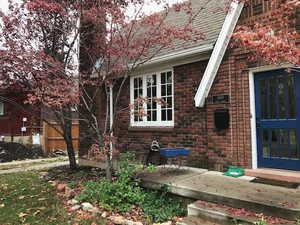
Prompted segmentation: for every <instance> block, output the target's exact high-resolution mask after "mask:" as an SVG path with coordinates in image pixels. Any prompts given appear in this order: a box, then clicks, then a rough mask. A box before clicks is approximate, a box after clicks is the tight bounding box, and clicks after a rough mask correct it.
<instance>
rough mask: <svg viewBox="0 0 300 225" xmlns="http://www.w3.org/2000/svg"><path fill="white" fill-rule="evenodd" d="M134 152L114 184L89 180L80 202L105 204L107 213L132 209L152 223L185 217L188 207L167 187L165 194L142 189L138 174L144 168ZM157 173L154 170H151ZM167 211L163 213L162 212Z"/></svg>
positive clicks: (123, 161)
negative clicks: (136, 159)
mask: <svg viewBox="0 0 300 225" xmlns="http://www.w3.org/2000/svg"><path fill="white" fill-rule="evenodd" d="M132 159H133V156H132V154H130V153H126V154H122V156H121V160H120V164H119V166H120V169H119V170H118V171H117V172H116V177H115V179H114V181H113V182H110V181H109V180H107V179H101V180H100V181H88V182H86V184H85V185H84V189H83V191H82V193H81V194H79V195H78V196H77V197H76V199H77V200H79V201H88V202H92V203H96V204H98V205H101V206H102V207H104V208H105V209H106V210H109V211H117V212H119V213H121V214H122V213H123V214H124V213H127V212H129V211H131V210H132V209H135V210H139V211H142V214H143V215H142V217H143V219H144V220H147V221H149V222H164V221H167V220H171V219H173V218H174V217H176V216H184V215H185V214H186V207H184V206H183V204H182V202H181V201H179V200H177V199H175V198H173V197H171V196H170V195H169V194H168V190H167V187H163V188H162V190H161V191H150V190H145V189H143V188H141V186H140V181H139V179H137V177H136V174H137V172H138V171H140V170H141V169H145V168H142V167H141V166H139V164H137V163H136V162H133V160H132ZM146 169H147V170H153V169H154V168H153V167H150V168H149V167H147V168H146ZM162 209H163V210H162Z"/></svg>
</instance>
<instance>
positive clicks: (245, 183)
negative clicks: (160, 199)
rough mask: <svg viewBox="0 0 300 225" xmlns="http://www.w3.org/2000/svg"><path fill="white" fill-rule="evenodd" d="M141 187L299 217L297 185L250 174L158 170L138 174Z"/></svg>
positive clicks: (272, 213) (266, 212)
mask: <svg viewBox="0 0 300 225" xmlns="http://www.w3.org/2000/svg"><path fill="white" fill-rule="evenodd" d="M141 179H142V185H143V186H144V187H145V188H150V189H160V188H161V187H162V186H163V185H168V186H169V190H170V192H171V193H173V194H176V195H179V196H183V197H186V198H189V199H195V200H202V201H206V202H213V203H217V204H221V205H227V206H230V207H236V208H241V209H247V210H249V211H253V212H256V213H263V214H265V215H269V216H278V217H282V218H285V219H287V220H296V219H299V218H300V188H296V189H291V188H284V187H278V186H274V185H267V184H259V183H253V182H251V180H253V179H254V178H251V177H241V178H232V177H226V176H223V175H222V173H219V172H212V171H202V172H198V171H185V173H182V174H176V175H174V173H171V174H168V173H165V172H164V173H162V172H160V171H158V172H155V173H150V174H142V176H141Z"/></svg>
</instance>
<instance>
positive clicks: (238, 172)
mask: <svg viewBox="0 0 300 225" xmlns="http://www.w3.org/2000/svg"><path fill="white" fill-rule="evenodd" d="M223 175H225V176H228V177H241V176H244V175H245V171H244V169H242V168H238V167H236V166H229V168H228V170H227V172H225V173H223Z"/></svg>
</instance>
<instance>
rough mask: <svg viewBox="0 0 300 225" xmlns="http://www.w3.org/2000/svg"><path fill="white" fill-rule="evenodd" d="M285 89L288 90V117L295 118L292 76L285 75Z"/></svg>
mask: <svg viewBox="0 0 300 225" xmlns="http://www.w3.org/2000/svg"><path fill="white" fill-rule="evenodd" d="M287 91H288V105H289V110H288V118H289V119H295V118H296V97H295V96H296V95H295V84H294V76H293V75H289V76H287Z"/></svg>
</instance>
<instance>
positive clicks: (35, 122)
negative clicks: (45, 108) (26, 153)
mask: <svg viewBox="0 0 300 225" xmlns="http://www.w3.org/2000/svg"><path fill="white" fill-rule="evenodd" d="M25 99H26V94H25V93H20V92H17V93H15V92H12V91H5V92H4V91H1V93H0V137H1V139H2V140H5V141H15V142H22V143H27V142H28V139H29V136H31V135H32V133H40V132H41V131H40V129H41V126H40V113H41V112H40V110H39V109H37V108H36V107H32V106H30V105H28V104H24V101H25Z"/></svg>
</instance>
